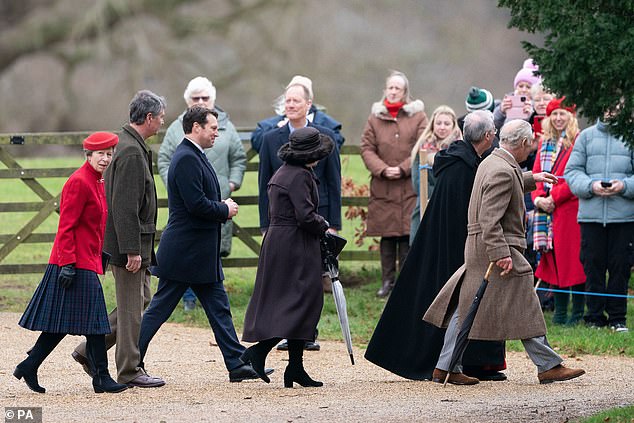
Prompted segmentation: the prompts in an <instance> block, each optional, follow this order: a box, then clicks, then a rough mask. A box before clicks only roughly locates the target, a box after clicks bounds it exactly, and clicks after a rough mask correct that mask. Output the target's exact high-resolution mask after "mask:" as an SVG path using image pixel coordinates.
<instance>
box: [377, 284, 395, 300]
mask: <svg viewBox="0 0 634 423" xmlns="http://www.w3.org/2000/svg"><path fill="white" fill-rule="evenodd" d="M392 288H394V282H391V281H383V286H381V288H380V289H379V290H378V291H377V292H376V296H377V297H380V298H385V297H387V296H388V295H390V292H392Z"/></svg>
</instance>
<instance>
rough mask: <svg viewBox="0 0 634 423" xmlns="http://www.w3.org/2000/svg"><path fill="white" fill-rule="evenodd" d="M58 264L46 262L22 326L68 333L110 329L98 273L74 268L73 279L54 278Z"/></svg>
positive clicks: (23, 317) (58, 268)
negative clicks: (66, 284) (67, 284)
mask: <svg viewBox="0 0 634 423" xmlns="http://www.w3.org/2000/svg"><path fill="white" fill-rule="evenodd" d="M59 272H60V267H59V266H57V265H56V264H49V265H48V266H47V268H46V272H45V273H44V277H43V278H42V281H41V282H40V284H39V285H38V287H37V289H36V290H35V293H34V294H33V297H32V298H31V301H30V302H29V305H28V306H27V307H26V310H25V312H24V314H23V315H22V318H21V319H20V322H19V325H20V326H22V327H23V328H25V329H29V330H34V331H42V332H51V333H64V334H69V335H105V334H108V333H110V323H109V322H108V312H107V311H106V301H105V299H104V296H103V290H102V289H101V282H100V281H99V277H98V276H97V274H96V273H95V272H93V271H90V270H83V269H76V272H77V273H76V276H75V282H74V283H73V284H72V285H71V286H70V287H69V288H63V287H62V286H61V285H60V284H59V283H58V282H57V276H58V275H59Z"/></svg>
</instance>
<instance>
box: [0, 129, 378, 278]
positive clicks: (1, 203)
mask: <svg viewBox="0 0 634 423" xmlns="http://www.w3.org/2000/svg"><path fill="white" fill-rule="evenodd" d="M251 131H252V128H238V133H239V134H240V138H241V140H242V142H243V144H244V147H245V150H246V151H247V169H246V171H247V172H257V170H258V164H257V162H255V161H254V159H255V158H256V157H257V153H256V152H255V151H254V150H252V149H251V144H250V141H249V139H250V135H251ZM89 134H90V132H60V133H24V134H0V162H2V163H3V164H4V165H5V166H6V167H7V168H6V169H0V180H7V179H8V180H20V181H21V182H22V183H24V185H25V186H26V187H27V188H28V189H30V190H31V191H32V192H34V193H35V194H36V195H37V197H39V198H40V201H29V202H9V201H6V200H7V199H6V198H5V196H4V195H2V196H0V217H1V216H2V213H12V212H30V213H35V215H34V216H32V217H31V218H30V219H29V220H28V221H27V222H26V223H25V224H24V225H22V226H21V227H16V228H7V227H4V226H5V225H2V227H0V274H21V273H41V272H43V271H44V270H45V268H46V263H19V264H7V263H6V260H5V259H6V258H7V256H8V255H9V254H10V253H11V252H13V251H14V250H15V249H16V248H18V247H19V246H20V245H23V244H32V243H44V244H51V246H52V243H53V240H54V239H55V233H35V230H36V229H37V228H38V227H39V226H40V225H41V224H42V223H43V222H44V221H45V220H46V219H47V218H48V217H49V216H51V215H52V214H54V213H58V214H59V196H60V193H52V192H49V190H47V189H46V188H45V187H44V185H42V184H41V183H40V182H39V181H38V179H45V178H67V177H69V176H70V175H71V174H72V173H73V172H74V171H75V170H76V168H38V169H27V168H24V167H22V166H21V165H20V163H19V161H18V160H17V159H16V158H15V157H13V156H12V155H11V154H10V153H9V151H8V148H7V147H8V146H10V145H24V146H33V145H39V146H42V145H68V146H75V145H76V146H80V145H81V143H82V141H83V139H84V138H86V137H87V136H88V135H89ZM163 135H164V133H163V132H161V133H159V134H158V135H157V136H155V137H152V138H150V139H148V140H147V143H148V144H150V145H158V144H160V142H161V140H162V139H163ZM358 154H359V147H358V146H350V145H348V146H344V147H343V148H342V149H341V155H342V156H345V155H358ZM157 156H158V155H157V154H154V155H153V160H154V163H153V168H154V173H155V174H158V168H157V165H156V158H157ZM158 179H159V178H157V180H158ZM0 194H2V193H0ZM232 198H233V199H235V200H236V201H237V202H238V203H239V204H240V205H257V204H258V197H257V195H242V196H241V195H235V196H232ZM367 204H368V198H367V197H343V198H342V206H343V207H348V206H362V207H363V206H367ZM158 207H159V208H167V198H159V199H158ZM0 221H1V219H0ZM7 229H9V230H11V232H10V233H7V232H6V231H7ZM161 232H162V231H161V230H159V231H158V233H157V237H156V241H157V243H158V241H159V240H160V235H161ZM260 235H261V234H260V229H259V228H258V227H242V226H240V224H239V219H236V220H234V224H233V236H234V237H236V238H238V239H239V240H240V241H242V242H243V243H244V244H245V245H246V246H247V248H248V249H249V250H250V251H251V252H253V253H255V257H236V256H234V255H232V256H231V257H227V258H224V259H223V266H226V267H255V266H257V260H258V259H257V256H258V255H259V252H260V241H259V238H260ZM340 260H342V261H347V260H354V261H368V260H378V253H377V252H376V251H362V250H349V251H343V252H342V254H341V256H340Z"/></svg>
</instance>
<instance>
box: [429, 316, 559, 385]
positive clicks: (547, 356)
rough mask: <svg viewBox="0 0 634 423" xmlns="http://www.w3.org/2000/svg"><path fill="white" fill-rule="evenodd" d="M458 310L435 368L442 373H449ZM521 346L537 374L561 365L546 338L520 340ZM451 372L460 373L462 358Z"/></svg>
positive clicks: (457, 328)
mask: <svg viewBox="0 0 634 423" xmlns="http://www.w3.org/2000/svg"><path fill="white" fill-rule="evenodd" d="M458 320H459V316H458V309H457V308H456V309H455V310H454V312H453V314H452V315H451V320H450V321H449V326H448V327H447V332H446V333H445V341H444V343H443V346H442V350H441V351H440V357H439V358H438V363H437V364H436V368H437V369H440V370H444V371H449V364H451V356H452V355H453V351H454V347H455V346H456V340H457V339H458V332H460V327H459V326H458ZM522 345H524V349H525V350H526V353H527V354H528V356H529V357H530V359H531V360H532V361H533V363H535V366H537V373H542V372H545V371H547V370H550V369H552V368H553V367H556V366H557V365H559V364H561V363H562V361H563V359H562V358H561V357H560V356H559V354H557V353H556V352H555V351H554V350H553V349H552V348H551V347H550V345H548V340H547V339H546V336H536V337H534V338H528V339H522ZM451 372H454V373H462V356H460V359H459V360H458V362H457V363H456V365H455V366H454V367H453V369H451Z"/></svg>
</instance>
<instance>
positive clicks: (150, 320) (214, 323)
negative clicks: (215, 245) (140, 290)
mask: <svg viewBox="0 0 634 423" xmlns="http://www.w3.org/2000/svg"><path fill="white" fill-rule="evenodd" d="M189 287H191V288H192V289H193V290H194V292H195V293H196V296H197V297H198V300H199V301H200V304H201V306H202V307H203V309H204V310H205V314H207V319H208V320H209V326H211V330H212V331H213V332H214V337H215V338H216V343H217V344H218V347H219V348H220V352H221V353H222V356H223V358H224V361H225V366H226V367H227V370H233V369H235V368H237V367H240V366H241V365H242V364H243V363H242V361H241V360H240V356H241V355H242V353H243V352H244V350H245V348H244V346H242V344H240V342H239V341H238V335H237V334H236V329H235V327H234V326H233V318H232V316H231V309H230V308H229V298H228V297H227V292H226V291H225V287H224V285H223V283H222V282H213V283H208V284H207V283H206V284H190V283H181V282H174V281H167V280H165V279H159V284H158V290H157V291H156V294H154V297H152V301H151V302H150V305H149V306H148V308H147V309H146V310H145V313H143V320H142V322H141V333H140V335H139V351H140V352H141V362H143V359H144V357H145V353H146V352H147V349H148V345H149V343H150V341H151V340H152V338H153V337H154V335H155V334H156V332H158V330H159V329H160V327H161V325H163V323H165V322H166V321H167V319H169V317H170V316H171V315H172V313H173V312H174V309H175V308H176V306H177V305H178V303H179V301H180V299H181V297H182V296H183V293H184V292H185V291H186V290H187V288H189Z"/></svg>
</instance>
